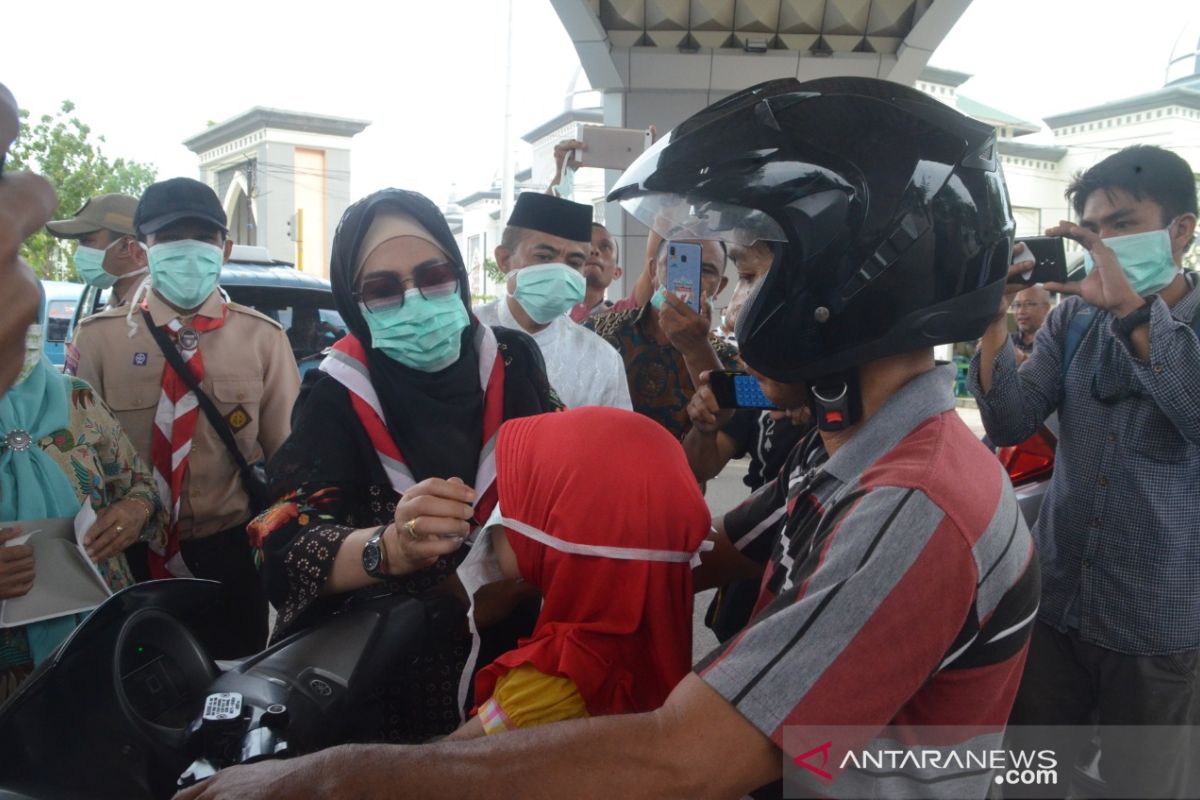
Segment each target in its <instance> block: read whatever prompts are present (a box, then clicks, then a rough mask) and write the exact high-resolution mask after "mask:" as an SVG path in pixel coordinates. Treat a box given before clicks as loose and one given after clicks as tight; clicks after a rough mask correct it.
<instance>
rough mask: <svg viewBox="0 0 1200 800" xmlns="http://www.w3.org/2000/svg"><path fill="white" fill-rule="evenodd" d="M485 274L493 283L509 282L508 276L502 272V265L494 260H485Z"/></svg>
mask: <svg viewBox="0 0 1200 800" xmlns="http://www.w3.org/2000/svg"><path fill="white" fill-rule="evenodd" d="M483 272H484V274H485V275H487V276H488V280H490V281H491V282H492V283H504V281H506V280H508V276H507V275H505V274H504V273H503V272H501V271H500V265H499V264H497V263H496V260H495V259H492V258H485V259H484V260H483Z"/></svg>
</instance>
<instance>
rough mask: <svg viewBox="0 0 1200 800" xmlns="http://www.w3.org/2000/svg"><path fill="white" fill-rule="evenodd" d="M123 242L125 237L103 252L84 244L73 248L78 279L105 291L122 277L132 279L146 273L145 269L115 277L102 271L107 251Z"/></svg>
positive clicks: (104, 270)
mask: <svg viewBox="0 0 1200 800" xmlns="http://www.w3.org/2000/svg"><path fill="white" fill-rule="evenodd" d="M124 241H125V237H124V236H122V237H121V238H120V239H117V240H116V241H115V242H113V243H112V244H110V245H109V246H108V247H106V248H104V249H103V250H101V249H99V248H97V247H88V246H87V245H84V244H81V245H79V246H78V247H76V248H75V269H77V270H79V277H81V278H83V280H84V283H86V284H87V285H88V286H95V287H96V288H97V289H107V288H108V287H110V286H112V285H113V284H114V283H116V282H117V281H119V280H120V279H121V278H123V277H126V278H127V277H133V276H134V275H141V274H143V273H145V272H146V269H140V270H138V271H137V272H131V273H129V274H128V275H122V276H117V275H113V274H112V273H111V272H109V271H107V270H106V269H104V257H105V256H106V255H108V251H109V250H111V249H113V247H114V246H115V245H118V244H123V243H124Z"/></svg>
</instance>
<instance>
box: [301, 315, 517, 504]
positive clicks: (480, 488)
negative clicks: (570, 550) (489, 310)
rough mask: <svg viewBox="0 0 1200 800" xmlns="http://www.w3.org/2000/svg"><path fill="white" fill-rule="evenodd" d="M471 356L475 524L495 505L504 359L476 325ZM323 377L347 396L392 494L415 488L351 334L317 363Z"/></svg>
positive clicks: (489, 334)
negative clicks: (480, 394) (475, 388)
mask: <svg viewBox="0 0 1200 800" xmlns="http://www.w3.org/2000/svg"><path fill="white" fill-rule="evenodd" d="M475 351H476V352H477V353H478V354H479V385H480V386H483V387H484V400H483V449H482V450H481V451H480V452H479V468H478V470H476V473H475V483H474V487H473V488H474V489H475V491H476V500H475V523H476V524H477V525H478V524H480V523H482V522H483V520H485V519H487V517H488V515H489V514H491V512H492V508H493V507H494V506H495V505H496V436H497V434H498V433H499V430H500V424H501V423H502V422H504V360H503V359H502V358H500V350H499V347H498V346H497V344H496V335H495V334H494V333H492V330H491V328H489V327H488V326H487V325H476V326H475ZM321 371H322V372H325V373H327V374H328V375H329V376H330V377H332V378H333V379H334V380H336V381H337V382H338V383H340V384H342V385H343V386H345V387H346V389H347V390H348V391H349V392H350V404H351V406H352V407H353V408H354V413H355V414H356V415H357V416H358V420H359V422H360V423H362V426H363V429H364V430H366V432H367V437H368V438H369V439H370V440H371V445H372V446H373V447H374V448H375V454H376V455H377V456H379V462H380V463H381V464H382V465H383V470H384V472H385V473H387V476H388V481H389V482H390V483H391V485H392V489H394V490H395V491H396V493H397V494H401V495H403V494H404V493H405V492H406V491H408V490H409V489H410V488H412V486H413V485H414V484H415V483H416V481H415V480H414V479H413V475H412V471H411V470H409V468H408V465H407V464H406V463H405V461H404V454H403V453H401V452H400V448H399V447H398V446H397V445H396V442H395V441H394V440H393V439H392V436H391V434H390V433H388V429H387V423H386V422H385V421H384V417H383V406H382V405H380V402H379V396H378V395H377V394H376V393H375V387H374V386H372V385H371V376H370V371H369V370H368V368H367V352H366V350H365V349H364V348H363V346H362V343H361V342H359V341H358V339H357V338H355V336H354V335H353V334H347V335H346V336H344V337H343V338H341V339H339V340H338V341H337V343H335V344H334V345H333V348H332V350H331V351H330V353H329V355H328V356H326V357H325V360H324V361H322V362H321Z"/></svg>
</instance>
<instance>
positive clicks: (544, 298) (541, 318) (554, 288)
mask: <svg viewBox="0 0 1200 800" xmlns="http://www.w3.org/2000/svg"><path fill="white" fill-rule="evenodd" d="M586 289H587V283H586V282H585V281H584V280H583V276H582V275H580V274H579V271H578V270H575V269H571V268H570V267H568V266H567V265H566V264H538V265H536V266H532V267H525V268H524V269H521V270H520V271H518V272H517V288H516V291H514V292H513V297H514V298H516V301H517V302H518V303H520V304H521V308H523V309H525V313H526V314H528V315H529V316H530V318H531V319H532V320H533V321H534V322H536V323H538V324H539V325H547V324H549V323H551V322H553V321H554V320H555V319H556V318H558V317H560V316H562V315H563V314H565V313H567V312H568V311H570V310H571V307H572V306H574V305H575V304H576V303H579V302H582V301H583V295H584V291H585V290H586Z"/></svg>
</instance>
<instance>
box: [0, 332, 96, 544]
mask: <svg viewBox="0 0 1200 800" xmlns="http://www.w3.org/2000/svg"><path fill="white" fill-rule="evenodd" d="M69 415H70V394H69V393H68V391H67V383H66V379H65V378H64V377H63V376H62V375H59V374H58V372H57V370H55V369H54V367H53V366H52V365H51V364H50V361H49V359H47V358H46V357H45V356H43V357H42V360H41V362H39V363H38V365H37V366H36V367H34V368H33V372H32V373H31V374H30V375H29V377H28V378H26V379H25V380H24V381H23V382H21V383H19V384H17V385H16V386H14V387H13V388H11V389H9V391H8V393H7V394H5V395H4V396H3V397H0V522H14V521H19V520H24V519H49V518H53V517H73V516H75V514H76V512H78V511H79V499H78V496H77V495H76V492H75V488H74V487H73V486H72V485H71V481H70V479H69V478H68V477H67V475H66V474H65V473H64V472H63V471H62V468H61V467H59V466H58V464H56V463H55V462H54V460H53V459H52V458H50V456H48V455H46V454H45V453H44V452H43V451H42V448H41V447H39V446H38V442H39V441H40V440H41V439H43V438H45V437H47V436H50V435H51V434H53V433H56V432H58V431H60V430H62V429H63V428H65V427H67V423H68V421H69ZM17 430H20V431H25V432H26V433H28V434H29V435H30V436H31V437H32V438H33V444H32V445H31V446H30V447H29V449H28V450H23V451H19V452H18V451H16V450H13V449H12V448H9V447H6V446H3V445H4V442H5V440H6V438H7V436H8V435H9V433H11V432H12V431H17Z"/></svg>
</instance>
